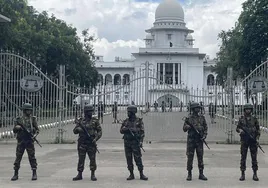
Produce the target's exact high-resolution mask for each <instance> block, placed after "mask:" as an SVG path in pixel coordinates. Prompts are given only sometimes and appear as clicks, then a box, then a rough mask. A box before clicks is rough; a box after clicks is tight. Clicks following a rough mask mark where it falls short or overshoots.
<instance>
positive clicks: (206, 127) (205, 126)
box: [203, 116, 208, 136]
mask: <svg viewBox="0 0 268 188" xmlns="http://www.w3.org/2000/svg"><path fill="white" fill-rule="evenodd" d="M203 127H204V135H205V136H207V135H208V124H207V121H206V118H205V116H203Z"/></svg>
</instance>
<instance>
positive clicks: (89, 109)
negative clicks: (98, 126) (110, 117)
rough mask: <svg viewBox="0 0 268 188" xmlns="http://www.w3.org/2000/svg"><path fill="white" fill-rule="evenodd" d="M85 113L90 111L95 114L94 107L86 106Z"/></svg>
mask: <svg viewBox="0 0 268 188" xmlns="http://www.w3.org/2000/svg"><path fill="white" fill-rule="evenodd" d="M84 111H90V112H93V111H94V107H93V106H92V105H90V104H87V105H85V106H84Z"/></svg>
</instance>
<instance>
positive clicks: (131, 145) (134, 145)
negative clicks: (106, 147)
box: [124, 140, 143, 171]
mask: <svg viewBox="0 0 268 188" xmlns="http://www.w3.org/2000/svg"><path fill="white" fill-rule="evenodd" d="M124 148H125V156H126V160H127V168H128V170H129V171H133V170H134V165H133V156H134V160H135V163H136V165H137V167H138V170H139V171H141V170H143V164H142V158H141V157H142V154H141V148H140V146H139V143H138V141H137V140H124Z"/></svg>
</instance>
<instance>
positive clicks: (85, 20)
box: [28, 0, 245, 61]
mask: <svg viewBox="0 0 268 188" xmlns="http://www.w3.org/2000/svg"><path fill="white" fill-rule="evenodd" d="M162 1H163V0H28V2H29V4H30V5H32V6H34V7H35V8H36V9H37V10H38V11H43V10H46V11H48V12H49V13H53V14H55V15H56V17H58V18H59V19H63V20H65V21H66V22H67V23H68V24H72V25H73V26H75V27H76V28H77V29H78V31H79V32H81V31H82V30H83V29H86V28H88V29H89V30H90V32H91V34H93V35H94V36H95V37H96V38H97V40H96V42H95V43H94V49H95V54H96V55H103V56H104V60H106V61H113V60H114V57H115V56H119V57H123V58H130V56H131V53H132V52H137V51H138V48H139V47H144V46H145V44H144V41H143V39H144V38H145V35H146V33H145V31H144V30H145V29H149V28H151V27H152V26H153V22H154V15H155V10H156V8H157V6H158V4H159V2H162ZM178 1H179V2H180V3H181V5H182V7H183V8H184V12H185V22H186V27H188V28H189V29H193V30H194V31H195V32H194V33H193V37H194V39H195V45H194V46H195V47H197V48H199V50H200V52H202V53H206V54H207V55H209V56H210V57H211V58H214V57H215V56H216V52H217V51H218V48H219V41H218V39H217V38H218V33H219V32H220V31H221V30H228V29H230V28H232V27H233V26H234V24H235V22H236V21H237V19H238V17H239V14H240V13H241V10H242V6H241V4H242V3H243V2H245V0H178Z"/></svg>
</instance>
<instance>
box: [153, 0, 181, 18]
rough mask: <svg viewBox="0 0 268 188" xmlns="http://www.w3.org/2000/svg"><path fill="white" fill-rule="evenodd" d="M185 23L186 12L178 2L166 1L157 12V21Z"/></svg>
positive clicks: (176, 0) (159, 6) (174, 0)
mask: <svg viewBox="0 0 268 188" xmlns="http://www.w3.org/2000/svg"><path fill="white" fill-rule="evenodd" d="M162 20H176V21H184V11H183V8H182V6H181V5H180V4H179V2H178V0H164V1H163V2H162V3H160V4H159V5H158V7H157V9H156V11H155V21H162Z"/></svg>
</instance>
